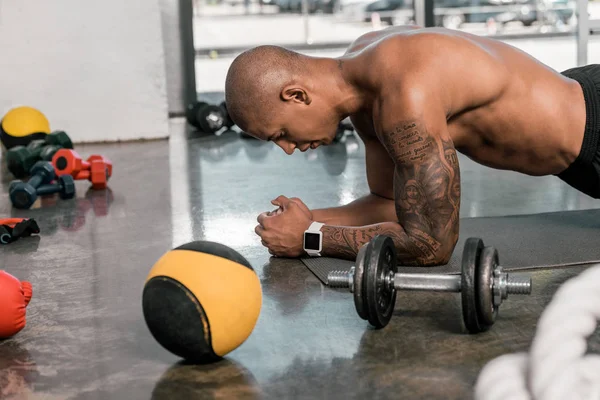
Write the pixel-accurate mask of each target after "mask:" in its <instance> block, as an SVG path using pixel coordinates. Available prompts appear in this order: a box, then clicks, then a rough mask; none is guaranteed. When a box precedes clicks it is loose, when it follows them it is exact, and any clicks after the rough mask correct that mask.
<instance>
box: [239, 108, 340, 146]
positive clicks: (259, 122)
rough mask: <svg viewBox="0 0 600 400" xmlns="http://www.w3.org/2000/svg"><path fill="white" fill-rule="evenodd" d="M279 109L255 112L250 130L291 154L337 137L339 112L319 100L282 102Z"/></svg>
mask: <svg viewBox="0 0 600 400" xmlns="http://www.w3.org/2000/svg"><path fill="white" fill-rule="evenodd" d="M279 108H280V109H279V110H273V112H271V113H268V112H267V113H265V115H264V117H259V116H255V117H254V118H253V119H254V121H252V122H251V123H249V124H248V128H247V133H248V134H250V135H252V136H254V137H256V138H258V139H261V140H270V141H273V142H274V143H275V144H277V145H278V146H279V147H281V148H282V149H283V151H285V152H286V153H287V154H292V153H293V152H294V150H296V149H298V150H300V151H306V150H308V149H310V148H312V149H315V148H317V147H318V146H321V145H328V144H330V143H331V142H332V141H333V138H334V137H335V133H336V130H337V127H338V124H339V120H338V116H337V115H336V114H335V113H334V112H331V111H329V110H327V109H325V107H318V106H317V105H316V104H314V103H313V104H311V105H310V106H307V105H304V104H285V103H284V104H281V105H280V107H279Z"/></svg>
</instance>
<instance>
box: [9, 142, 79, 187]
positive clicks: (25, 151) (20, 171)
mask: <svg viewBox="0 0 600 400" xmlns="http://www.w3.org/2000/svg"><path fill="white" fill-rule="evenodd" d="M60 148H68V149H72V148H73V143H72V142H71V139H70V138H69V136H68V135H67V134H66V133H65V132H64V131H54V132H52V133H50V134H48V135H46V137H45V139H39V140H33V141H31V142H29V144H28V145H27V146H15V147H13V148H11V149H10V150H9V151H8V152H7V153H6V164H7V168H8V170H9V171H10V172H11V173H12V174H13V175H14V176H15V178H24V177H26V176H27V174H28V172H29V171H30V170H31V167H32V166H33V164H35V163H36V162H37V161H40V160H41V161H50V160H52V156H53V155H54V153H56V151H57V150H58V149H60Z"/></svg>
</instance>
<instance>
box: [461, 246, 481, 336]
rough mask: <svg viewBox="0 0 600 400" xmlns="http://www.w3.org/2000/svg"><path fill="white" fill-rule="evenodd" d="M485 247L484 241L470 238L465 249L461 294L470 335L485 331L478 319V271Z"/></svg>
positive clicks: (464, 319)
mask: <svg viewBox="0 0 600 400" xmlns="http://www.w3.org/2000/svg"><path fill="white" fill-rule="evenodd" d="M483 247H484V246H483V240H481V239H479V238H468V239H467V240H466V241H465V247H464V249H463V256H462V266H461V267H462V276H461V288H460V294H461V298H462V313H463V321H464V323H465V327H466V328H467V330H468V331H469V333H479V332H482V331H483V330H484V329H483V327H482V324H481V323H480V322H479V318H478V315H479V312H478V308H479V300H478V299H477V291H478V287H477V281H478V280H477V270H478V269H479V268H478V264H479V262H480V259H481V252H482V250H483Z"/></svg>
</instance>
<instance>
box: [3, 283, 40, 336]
mask: <svg viewBox="0 0 600 400" xmlns="http://www.w3.org/2000/svg"><path fill="white" fill-rule="evenodd" d="M31 293H32V290H31V283H29V282H21V281H19V280H18V279H17V278H15V277H14V276H12V275H11V274H9V273H7V272H5V271H0V339H6V338H9V337H11V336H14V335H16V334H17V333H19V332H20V331H21V329H23V328H25V307H27V304H29V300H31Z"/></svg>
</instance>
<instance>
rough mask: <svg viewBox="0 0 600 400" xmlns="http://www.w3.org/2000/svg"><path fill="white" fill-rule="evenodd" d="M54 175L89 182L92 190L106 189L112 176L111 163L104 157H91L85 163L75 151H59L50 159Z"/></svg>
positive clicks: (96, 155) (95, 155)
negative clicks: (67, 176) (68, 176)
mask: <svg viewBox="0 0 600 400" xmlns="http://www.w3.org/2000/svg"><path fill="white" fill-rule="evenodd" d="M52 165H53V166H54V170H55V171H56V175H58V176H62V175H71V176H72V177H73V179H75V180H83V179H85V180H89V181H90V182H91V183H92V188H93V189H106V187H107V186H108V180H109V179H110V177H111V176H112V163H111V161H110V160H109V159H107V158H106V157H103V156H101V155H98V154H94V155H91V156H90V157H89V158H88V159H87V161H83V159H82V158H81V157H80V156H79V154H78V153H77V152H76V151H75V150H71V149H60V150H58V151H57V152H56V153H55V154H54V157H52Z"/></svg>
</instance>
